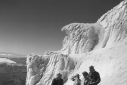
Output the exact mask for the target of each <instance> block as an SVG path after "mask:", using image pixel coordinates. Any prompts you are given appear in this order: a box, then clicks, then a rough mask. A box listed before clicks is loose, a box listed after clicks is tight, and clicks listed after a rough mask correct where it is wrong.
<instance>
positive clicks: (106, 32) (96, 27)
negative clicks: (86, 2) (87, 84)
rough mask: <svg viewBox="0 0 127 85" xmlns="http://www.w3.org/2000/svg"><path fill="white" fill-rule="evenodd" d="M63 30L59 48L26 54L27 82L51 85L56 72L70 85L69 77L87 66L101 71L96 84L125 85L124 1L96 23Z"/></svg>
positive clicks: (126, 14)
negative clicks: (41, 52)
mask: <svg viewBox="0 0 127 85" xmlns="http://www.w3.org/2000/svg"><path fill="white" fill-rule="evenodd" d="M62 30H63V31H65V32H66V33H67V36H65V38H64V40H63V47H62V49H61V50H60V51H52V52H48V51H47V52H46V53H45V54H44V55H43V56H41V55H36V54H30V55H28V57H27V79H26V85H50V84H51V81H52V79H53V78H54V77H55V75H56V74H57V73H58V72H61V73H62V74H63V79H64V82H65V85H73V82H72V81H71V80H70V78H71V77H72V76H73V75H75V74H76V73H79V74H80V75H81V73H82V72H83V71H89V70H88V67H89V66H90V65H93V66H94V67H95V69H96V70H97V71H98V72H99V73H100V76H101V82H100V84H99V85H127V0H124V1H122V2H121V3H120V4H119V5H117V6H116V7H114V8H113V9H111V10H110V11H108V12H107V13H105V14H104V15H103V16H102V17H101V18H100V19H99V20H98V21H97V22H96V23H72V24H69V25H66V26H64V27H63V28H62ZM81 77H82V75H81Z"/></svg>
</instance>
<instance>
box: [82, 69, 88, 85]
mask: <svg viewBox="0 0 127 85" xmlns="http://www.w3.org/2000/svg"><path fill="white" fill-rule="evenodd" d="M82 75H83V78H82V80H81V85H88V83H89V76H88V75H89V74H88V72H86V71H84V72H82Z"/></svg>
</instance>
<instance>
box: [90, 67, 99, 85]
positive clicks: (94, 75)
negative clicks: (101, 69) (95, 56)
mask: <svg viewBox="0 0 127 85" xmlns="http://www.w3.org/2000/svg"><path fill="white" fill-rule="evenodd" d="M89 70H90V73H89V84H88V85H98V83H100V81H101V78H100V74H99V73H98V72H97V71H95V69H94V67H93V66H90V67H89Z"/></svg>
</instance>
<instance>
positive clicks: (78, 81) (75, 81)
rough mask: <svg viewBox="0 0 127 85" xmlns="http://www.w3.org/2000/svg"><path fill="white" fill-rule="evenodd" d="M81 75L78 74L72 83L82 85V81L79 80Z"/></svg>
mask: <svg viewBox="0 0 127 85" xmlns="http://www.w3.org/2000/svg"><path fill="white" fill-rule="evenodd" d="M79 76H80V75H79V74H76V75H75V76H73V77H72V78H71V80H72V81H74V85H81V79H80V78H79Z"/></svg>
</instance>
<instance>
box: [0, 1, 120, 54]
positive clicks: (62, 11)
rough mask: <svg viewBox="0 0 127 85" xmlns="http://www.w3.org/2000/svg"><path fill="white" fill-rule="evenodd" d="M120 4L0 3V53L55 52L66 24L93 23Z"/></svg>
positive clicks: (69, 2) (60, 46)
mask: <svg viewBox="0 0 127 85" xmlns="http://www.w3.org/2000/svg"><path fill="white" fill-rule="evenodd" d="M119 3H120V0H0V52H11V53H18V54H29V53H36V54H41V55H43V53H44V52H45V51H48V50H50V51H58V50H60V49H61V48H62V40H63V39H64V37H65V36H66V33H65V32H61V28H62V27H63V26H65V25H67V24H70V23H74V22H79V23H95V22H96V21H97V20H98V19H99V18H100V17H101V16H102V15H103V14H104V13H106V12H107V11H108V10H110V9H112V8H113V7H114V6H116V5H118V4H119Z"/></svg>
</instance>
